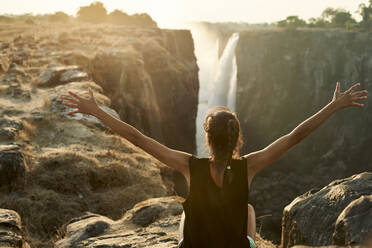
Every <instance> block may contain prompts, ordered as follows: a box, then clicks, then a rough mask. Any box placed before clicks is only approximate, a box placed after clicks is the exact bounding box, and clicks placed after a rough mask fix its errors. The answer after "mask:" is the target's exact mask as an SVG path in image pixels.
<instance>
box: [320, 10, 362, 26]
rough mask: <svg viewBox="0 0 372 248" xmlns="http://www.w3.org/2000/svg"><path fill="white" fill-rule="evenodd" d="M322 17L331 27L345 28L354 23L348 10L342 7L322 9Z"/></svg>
mask: <svg viewBox="0 0 372 248" xmlns="http://www.w3.org/2000/svg"><path fill="white" fill-rule="evenodd" d="M322 18H323V19H324V20H325V21H327V22H329V23H330V26H331V27H337V28H345V27H351V26H352V25H354V24H356V21H355V19H354V18H353V17H352V15H351V14H350V12H348V11H346V10H344V9H333V8H327V9H325V10H324V11H323V13H322Z"/></svg>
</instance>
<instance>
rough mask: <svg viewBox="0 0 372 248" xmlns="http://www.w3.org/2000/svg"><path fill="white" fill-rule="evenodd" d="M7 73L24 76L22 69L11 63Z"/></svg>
mask: <svg viewBox="0 0 372 248" xmlns="http://www.w3.org/2000/svg"><path fill="white" fill-rule="evenodd" d="M8 72H10V73H14V74H18V75H21V76H25V75H26V73H25V71H24V69H23V68H22V67H21V66H19V65H17V64H16V63H12V64H11V65H10V66H9V69H8Z"/></svg>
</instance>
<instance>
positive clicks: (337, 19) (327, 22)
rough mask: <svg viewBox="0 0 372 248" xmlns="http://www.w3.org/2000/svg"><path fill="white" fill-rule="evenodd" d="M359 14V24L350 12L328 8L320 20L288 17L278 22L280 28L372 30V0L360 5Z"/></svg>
mask: <svg viewBox="0 0 372 248" xmlns="http://www.w3.org/2000/svg"><path fill="white" fill-rule="evenodd" d="M359 14H360V16H361V17H362V20H361V21H360V22H357V21H356V20H355V19H354V18H353V17H352V15H351V13H350V12H349V11H346V10H344V9H334V8H327V9H325V10H324V11H323V13H322V15H321V16H320V17H318V18H310V20H309V21H308V22H307V21H305V20H303V19H301V18H300V17H299V16H296V15H293V16H288V17H287V18H286V19H284V20H281V21H279V22H277V26H278V27H283V28H289V29H296V28H299V27H310V28H344V29H348V30H350V29H365V30H371V29H372V0H369V3H368V4H364V3H363V4H360V5H359Z"/></svg>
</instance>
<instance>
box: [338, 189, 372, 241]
mask: <svg viewBox="0 0 372 248" xmlns="http://www.w3.org/2000/svg"><path fill="white" fill-rule="evenodd" d="M367 235H372V195H369V196H361V197H359V198H358V199H356V200H354V201H352V202H351V203H350V204H349V205H348V206H347V207H346V208H345V209H344V210H343V211H342V213H341V214H340V215H339V216H338V218H337V221H336V227H335V232H334V233H333V243H334V244H336V245H354V244H364V243H366V242H367V238H369V237H368V236H367Z"/></svg>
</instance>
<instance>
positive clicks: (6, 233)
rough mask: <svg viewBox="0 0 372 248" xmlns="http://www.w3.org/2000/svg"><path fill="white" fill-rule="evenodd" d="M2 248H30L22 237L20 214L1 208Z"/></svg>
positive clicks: (0, 238) (0, 234)
mask: <svg viewBox="0 0 372 248" xmlns="http://www.w3.org/2000/svg"><path fill="white" fill-rule="evenodd" d="M0 247H4V248H5V247H9V248H10V247H17V248H26V247H29V246H28V245H27V243H26V242H25V241H24V239H23V236H22V223H21V218H20V217H19V215H18V213H17V212H15V211H13V210H9V209H1V208H0Z"/></svg>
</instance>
